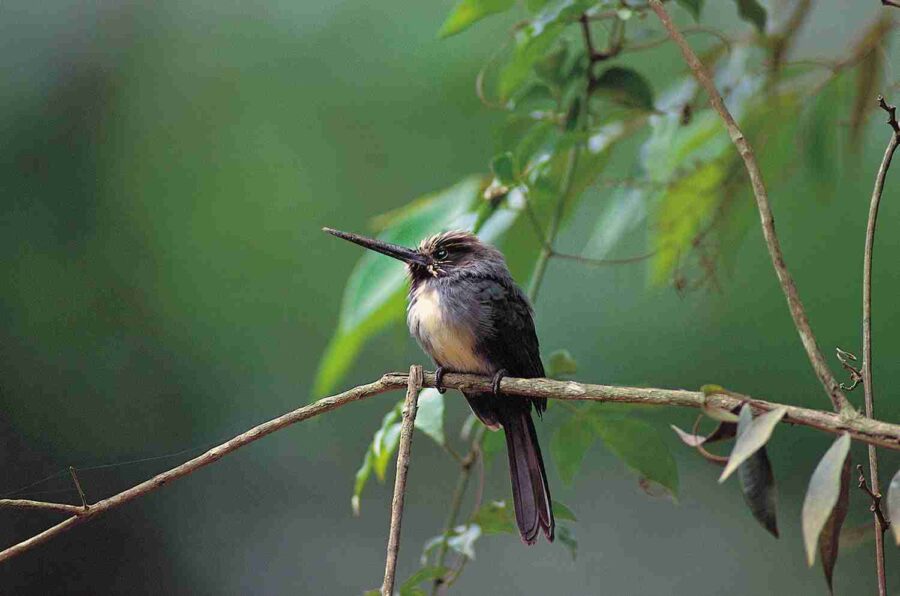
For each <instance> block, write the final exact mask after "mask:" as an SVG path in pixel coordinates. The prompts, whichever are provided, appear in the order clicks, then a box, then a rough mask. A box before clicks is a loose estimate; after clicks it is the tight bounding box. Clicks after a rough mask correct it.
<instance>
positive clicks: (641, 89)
mask: <svg viewBox="0 0 900 596" xmlns="http://www.w3.org/2000/svg"><path fill="white" fill-rule="evenodd" d="M591 89H592V91H593V92H594V93H595V94H598V95H604V96H607V97H609V98H610V99H611V100H613V101H615V102H616V103H620V104H622V105H625V106H628V107H631V108H638V109H640V110H644V111H647V112H651V111H653V89H652V87H650V83H648V82H647V79H645V78H644V77H643V75H641V74H640V73H638V72H637V71H636V70H633V69H631V68H623V67H621V66H613V67H611V68H607V69H606V70H605V71H603V73H602V74H601V75H600V76H599V77H597V79H596V80H595V81H594V85H593V86H592V88H591Z"/></svg>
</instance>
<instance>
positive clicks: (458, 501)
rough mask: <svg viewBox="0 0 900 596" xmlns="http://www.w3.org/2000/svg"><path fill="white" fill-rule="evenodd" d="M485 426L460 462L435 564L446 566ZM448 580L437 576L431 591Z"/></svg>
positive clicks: (481, 427) (436, 591) (438, 588)
mask: <svg viewBox="0 0 900 596" xmlns="http://www.w3.org/2000/svg"><path fill="white" fill-rule="evenodd" d="M484 432H485V427H484V426H483V425H482V426H479V427H478V430H477V431H475V436H474V437H472V446H471V447H470V448H469V452H468V454H466V456H465V457H464V458H463V459H462V462H461V463H460V472H459V477H458V478H457V479H456V488H454V489H453V496H452V497H451V498H450V513H449V514H448V515H447V522H446V524H444V534H443V539H442V540H441V544H440V546H438V554H437V559H436V562H435V566H436V567H438V568H440V567H443V566H444V561H445V560H446V558H447V550H448V549H449V546H450V545H449V543H448V539H449V538H450V533H451V532H452V531H453V528H455V527H456V520H457V519H458V518H459V512H460V510H461V509H462V501H463V497H465V495H466V488H467V487H468V486H469V479H470V478H471V477H472V466H473V465H474V464H475V459H476V457H477V456H478V453H479V452H480V451H481V441H482V439H483V438H484ZM446 580H447V578H446V577H436V578H435V579H434V583H433V585H432V587H431V593H432V594H433V595H434V594H437V593H438V591H439V590H440V588H441V585H442V584H443V583H444V582H445V581H446Z"/></svg>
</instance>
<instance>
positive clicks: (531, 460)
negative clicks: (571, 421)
mask: <svg viewBox="0 0 900 596" xmlns="http://www.w3.org/2000/svg"><path fill="white" fill-rule="evenodd" d="M530 410H531V408H528V409H525V408H522V409H519V408H516V411H509V410H507V409H506V408H503V409H501V410H500V411H499V412H498V414H500V416H499V418H500V420H499V422H500V424H501V425H502V426H503V429H504V431H505V433H506V449H507V451H508V453H509V475H510V477H511V478H512V493H513V503H514V504H515V509H516V524H517V525H518V526H519V534H520V535H521V536H522V542H524V543H525V544H534V542H535V540H537V536H538V531H539V530H543V532H544V536H546V537H547V540H549V541H550V542H553V531H554V527H555V525H556V522H555V521H554V520H553V507H552V505H551V501H550V487H549V485H548V484H547V472H545V471H544V459H543V458H542V457H541V447H540V445H538V439H537V433H536V432H535V430H534V422H533V421H532V419H531V412H530Z"/></svg>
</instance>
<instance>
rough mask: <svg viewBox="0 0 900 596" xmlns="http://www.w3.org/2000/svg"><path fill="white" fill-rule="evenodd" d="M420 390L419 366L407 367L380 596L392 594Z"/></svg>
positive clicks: (420, 368) (420, 371)
mask: <svg viewBox="0 0 900 596" xmlns="http://www.w3.org/2000/svg"><path fill="white" fill-rule="evenodd" d="M421 388H422V367H421V366H419V365H418V364H413V365H412V366H410V367H409V380H408V382H407V384H406V400H405V401H404V402H403V422H402V424H401V425H400V445H399V446H398V447H397V477H396V479H395V480H394V498H393V500H392V501H391V531H390V534H389V535H388V546H387V557H386V558H385V563H384V583H383V584H382V585H381V594H382V596H392V595H393V593H394V577H395V576H396V574H397V554H398V553H399V552H400V526H401V524H402V522H403V501H404V500H405V499H406V475H407V472H409V454H410V451H411V450H412V438H413V430H414V427H413V425H414V424H415V423H416V412H417V411H418V409H419V390H420V389H421Z"/></svg>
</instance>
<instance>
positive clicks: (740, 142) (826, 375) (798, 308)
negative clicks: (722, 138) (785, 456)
mask: <svg viewBox="0 0 900 596" xmlns="http://www.w3.org/2000/svg"><path fill="white" fill-rule="evenodd" d="M650 8H652V9H653V12H655V13H656V16H657V17H659V20H660V22H661V23H662V25H663V27H665V29H666V31H668V32H669V35H670V36H671V37H672V39H673V40H674V41H675V43H676V44H677V45H678V47H679V49H681V53H682V55H683V56H684V59H685V61H686V62H687V64H688V66H689V67H690V69H691V71H692V72H693V73H694V77H695V78H696V79H697V81H698V82H699V83H700V85H701V86H702V87H703V88H704V90H705V91H706V94H707V95H708V96H709V102H710V104H711V105H712V107H713V109H714V110H715V111H716V112H717V113H718V114H719V116H720V117H721V118H722V121H723V122H724V123H725V128H726V129H727V130H728V134H729V136H730V137H731V140H732V142H733V143H734V145H735V147H736V148H737V150H738V153H739V154H740V156H741V159H742V160H743V162H744V167H745V168H746V169H747V174H748V175H749V176H750V184H751V186H752V187H753V195H754V197H755V198H756V206H757V209H758V211H759V217H760V222H761V224H762V230H763V237H764V239H765V242H766V247H767V248H768V250H769V256H770V258H771V259H772V265H773V267H774V268H775V273H776V275H777V276H778V281H779V283H780V284H781V289H782V291H783V292H784V295H785V298H787V303H788V308H789V310H790V312H791V317H792V318H793V320H794V326H795V327H796V328H797V333H798V334H799V335H800V340H801V341H802V342H803V347H804V348H805V349H806V354H807V356H808V357H809V361H810V364H812V367H813V370H814V371H815V373H816V376H817V377H818V378H819V382H821V383H822V386H823V387H824V388H825V392H826V393H827V394H828V396H829V398H830V399H831V403H832V405H833V406H834V409H835V410H836V411H839V412H840V411H843V410H845V409H847V408H852V406H850V403H849V402H848V401H847V397H846V396H845V395H844V392H843V391H841V388H840V386H839V385H838V382H837V381H836V380H835V378H834V375H833V374H832V372H831V370H830V369H829V368H828V364H827V363H826V362H825V358H824V356H822V352H821V350H819V346H818V344H817V342H816V337H815V335H814V334H813V331H812V329H811V328H810V326H809V319H808V318H807V316H806V309H805V308H804V307H803V302H802V301H801V300H800V295H799V294H798V292H797V286H796V284H795V283H794V279H793V277H791V274H790V272H789V271H788V268H787V265H786V264H785V261H784V254H783V253H782V251H781V244H780V243H779V241H778V235H777V234H776V232H775V218H774V216H773V215H772V208H771V207H770V205H769V196H768V194H767V192H766V186H765V183H764V182H763V178H762V172H761V171H760V169H759V164H758V163H757V161H756V156H755V155H754V154H753V149H752V148H751V147H750V143H748V142H747V139H746V137H745V136H744V133H743V132H741V129H740V127H739V126H738V124H737V122H735V120H734V117H733V116H732V115H731V112H729V111H728V108H727V107H726V106H725V101H724V100H723V99H722V95H721V94H720V93H719V91H718V90H717V89H716V85H715V83H714V82H713V79H712V76H711V75H710V74H709V72H708V71H707V69H706V67H705V66H703V63H702V62H700V59H699V58H698V57H697V54H696V53H694V51H693V50H692V49H691V46H690V45H688V43H687V41H686V40H685V39H684V36H683V35H681V33H679V31H678V29H677V28H676V27H675V25H674V23H672V19H671V17H670V16H669V13H668V12H666V9H665V7H664V6H663V5H662V2H660V0H650ZM847 411H848V412H849V411H852V410H850V409H848V410H847Z"/></svg>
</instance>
